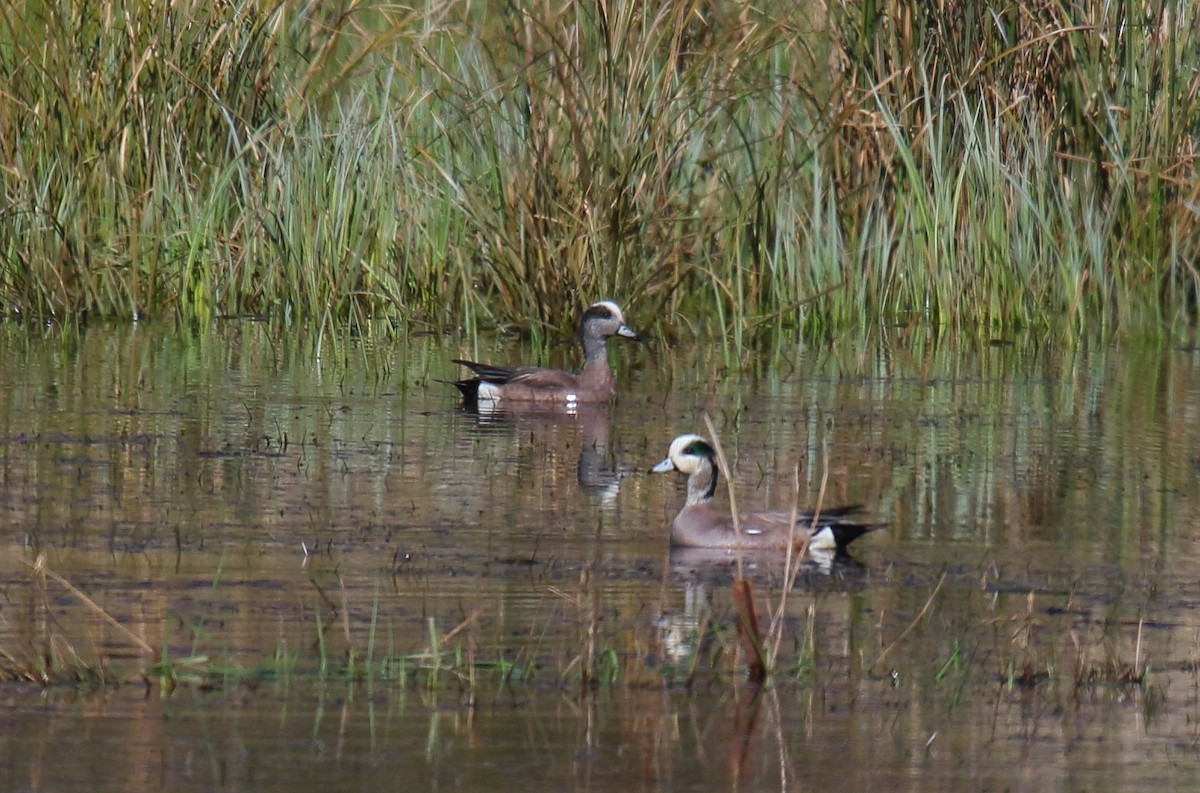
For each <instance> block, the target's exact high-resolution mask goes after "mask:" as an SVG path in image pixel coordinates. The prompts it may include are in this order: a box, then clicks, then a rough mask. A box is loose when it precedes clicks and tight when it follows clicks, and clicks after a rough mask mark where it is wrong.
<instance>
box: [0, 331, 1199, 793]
mask: <svg viewBox="0 0 1200 793" xmlns="http://www.w3.org/2000/svg"><path fill="white" fill-rule="evenodd" d="M630 320H631V322H634V324H637V323H636V318H635V317H631V318H630ZM313 345H314V340H312V339H308V338H305V337H304V336H303V335H302V334H298V335H294V336H291V337H289V338H277V337H273V336H272V335H271V333H270V332H269V330H268V329H267V328H266V327H265V326H263V325H259V324H254V323H226V324H223V325H221V326H219V327H218V328H217V329H216V330H215V332H213V333H204V334H187V333H180V332H176V331H173V330H168V329H158V328H155V327H152V326H139V327H136V328H132V329H120V330H111V329H103V328H98V329H92V330H90V331H88V332H87V333H85V334H83V335H82V336H79V337H67V338H66V339H65V340H64V337H63V336H62V335H61V334H59V333H58V332H57V331H46V332H45V333H41V332H38V331H32V332H31V331H30V330H29V329H28V328H27V327H24V326H15V325H6V326H0V380H2V381H3V382H4V383H5V384H6V385H5V388H3V389H0V664H2V665H3V668H5V669H6V670H8V671H9V672H10V673H12V672H13V671H14V670H15V671H17V672H28V673H31V674H32V673H35V672H36V670H38V669H40V668H41V667H42V666H44V665H45V664H46V663H47V659H49V660H50V661H52V662H53V663H54V664H55V665H57V666H58V667H60V668H61V667H62V666H69V665H70V664H71V663H78V664H80V665H82V666H86V667H89V669H90V671H89V673H94V672H96V670H99V671H100V672H101V673H102V674H103V675H105V676H107V677H108V678H109V679H110V680H124V681H126V682H125V683H124V684H122V685H119V686H113V685H109V686H106V687H99V686H85V687H79V688H76V687H63V686H56V687H52V688H50V689H48V690H43V689H42V688H41V687H39V686H35V685H32V684H28V683H24V684H22V683H10V684H5V685H3V686H2V687H0V699H2V701H3V703H4V705H3V710H0V719H3V721H4V722H5V723H4V727H3V730H2V732H0V778H2V779H4V780H6V782H5V783H4V786H5V787H6V788H7V789H16V790H60V789H65V788H70V789H78V788H79V787H80V785H83V784H86V785H87V786H88V787H89V789H92V790H108V789H111V790H129V789H135V788H138V789H151V788H170V789H204V790H214V789H219V790H250V789H253V790H270V789H281V790H282V789H287V790H293V791H296V790H327V789H329V788H330V787H331V786H334V785H337V786H346V785H353V786H359V787H366V786H372V787H381V788H391V787H395V786H396V785H397V784H398V780H400V781H403V783H404V784H403V787H404V788H405V789H426V788H428V789H446V788H451V787H452V788H454V789H462V790H493V789H497V788H498V787H500V788H503V787H509V786H511V784H512V781H513V780H521V781H522V784H528V783H530V782H532V783H534V784H535V785H536V786H537V788H538V789H556V790H576V789H578V790H584V789H587V790H620V789H626V788H628V787H629V786H631V785H636V786H638V787H640V788H651V789H669V790H691V789H711V788H713V787H717V786H719V787H722V788H732V789H781V790H793V789H802V788H820V787H829V786H836V787H838V788H839V789H850V788H862V789H868V790H872V789H878V790H897V789H912V790H926V789H929V788H930V787H932V786H939V787H941V788H943V789H990V790H1000V789H1006V788H1007V789H1029V788H1032V787H1047V788H1055V789H1064V790H1131V789H1133V790H1139V789H1140V790H1163V789H1172V788H1185V787H1186V788H1190V787H1191V786H1192V785H1194V780H1195V778H1196V774H1197V772H1198V771H1200V728H1198V727H1197V719H1198V718H1200V696H1198V692H1200V678H1198V675H1197V672H1196V665H1197V663H1198V662H1200V617H1197V615H1196V614H1195V612H1194V609H1193V606H1194V605H1195V604H1196V603H1197V601H1198V600H1200V582H1198V581H1197V578H1196V575H1195V570H1196V569H1197V568H1198V562H1200V546H1198V542H1200V520H1198V519H1197V518H1198V515H1197V509H1198V508H1197V504H1198V503H1200V502H1198V500H1197V497H1198V495H1200V352H1198V351H1197V350H1194V349H1179V348H1170V347H1168V348H1158V347H1137V346H1124V347H1123V346H1092V345H1086V344H1085V345H1081V346H1080V347H1078V348H1075V349H1053V348H1050V347H1048V346H1044V345H1039V344H1036V343H1032V342H1030V343H1025V342H1022V341H1020V340H1018V343H1016V344H1011V345H1000V346H991V347H985V348H983V349H979V350H973V349H969V348H963V347H961V346H956V345H954V344H949V343H943V344H935V343H932V342H931V341H929V340H927V339H923V338H915V339H914V338H913V337H908V336H897V337H896V338H888V337H886V336H885V337H879V336H875V337H861V338H859V337H854V338H844V339H839V340H838V341H837V342H836V343H835V344H834V345H832V346H830V347H812V346H797V345H787V344H785V345H783V346H781V347H780V348H778V349H775V350H772V351H769V352H764V353H763V355H762V356H760V357H758V358H755V359H752V360H748V361H747V364H748V365H747V366H745V367H734V368H726V366H725V365H724V360H723V357H722V349H721V347H720V345H719V343H717V344H691V343H686V344H681V345H679V346H677V347H674V348H668V347H667V346H666V345H653V344H652V345H644V346H641V347H637V346H634V345H625V344H616V343H614V344H613V345H612V348H613V350H612V352H613V356H612V357H613V359H614V361H616V362H617V363H618V364H619V371H620V377H621V380H622V387H621V392H622V393H621V397H620V399H619V400H618V402H617V404H615V405H613V406H612V407H611V408H608V409H601V410H596V411H588V412H584V413H581V414H579V415H575V416H562V415H559V416H538V415H517V416H508V417H503V418H500V419H495V420H480V419H479V418H477V417H475V416H470V415H466V414H463V413H461V412H459V411H457V410H456V409H455V392H454V390H453V389H452V388H450V387H448V386H446V385H443V384H441V383H439V382H437V380H439V379H451V378H454V377H456V376H458V375H459V374H460V373H459V372H458V371H456V369H455V368H454V367H453V366H451V365H450V364H448V360H449V359H450V358H453V357H458V356H459V355H463V354H465V355H466V356H467V357H472V358H481V359H484V360H494V361H497V362H503V361H506V360H516V359H518V358H522V357H525V356H527V355H528V352H527V351H524V350H522V349H521V348H520V347H519V346H517V345H512V344H508V343H503V342H495V343H491V344H489V345H485V346H482V347H481V348H475V347H473V346H463V344H462V342H461V341H460V340H457V339H451V338H443V337H440V336H416V337H412V338H409V339H408V340H407V341H405V342H404V343H401V344H396V345H377V344H374V343H373V342H372V341H371V340H370V339H345V340H338V341H337V342H335V343H334V344H333V345H331V344H330V343H329V342H327V343H326V346H325V347H324V348H323V350H322V354H321V355H320V356H319V357H318V356H317V355H315V354H314V352H313V349H314V346H313ZM556 354H557V355H561V358H559V359H558V360H557V362H559V363H569V362H570V361H571V359H570V357H569V355H567V353H566V351H562V352H561V353H556ZM706 412H707V413H708V414H709V415H711V416H712V418H713V420H714V422H715V423H716V424H717V426H718V428H719V430H720V432H721V436H722V440H723V441H724V444H725V446H726V452H727V454H728V455H729V456H730V458H731V461H732V462H733V464H734V471H733V478H734V480H735V482H736V483H737V486H738V494H739V499H740V502H739V503H740V504H741V506H743V507H761V506H767V505H770V506H776V507H785V508H786V507H788V506H790V504H791V499H792V491H793V481H794V476H795V475H796V474H797V472H798V476H799V481H800V490H801V495H802V498H803V500H805V501H807V502H812V501H815V500H816V499H817V497H818V493H819V492H820V490H821V482H822V479H823V476H824V475H825V474H826V473H827V481H826V485H825V500H826V503H833V502H855V503H862V504H864V505H867V506H868V507H869V509H870V512H871V514H872V516H873V517H874V518H875V519H876V520H878V521H879V522H881V523H882V524H884V526H883V528H881V529H880V530H879V531H877V532H875V533H874V534H872V535H869V536H867V537H865V538H863V539H862V540H860V541H859V542H858V543H856V544H855V546H854V547H853V551H854V560H853V562H851V563H842V564H838V565H836V566H835V567H834V568H833V569H832V570H831V571H828V573H826V572H823V571H821V570H819V569H814V568H808V569H806V570H804V571H803V572H802V574H801V576H800V578H799V579H798V583H797V587H796V589H795V590H794V591H793V592H792V593H791V596H790V597H789V599H788V600H787V602H786V604H785V606H784V608H783V610H782V621H783V631H782V635H783V641H782V643H781V646H780V650H779V653H780V655H779V658H780V669H781V674H780V675H779V676H778V677H777V678H776V681H775V684H774V685H773V687H772V688H770V689H769V690H768V691H766V692H764V693H763V694H761V695H760V696H758V697H757V698H755V697H753V695H752V690H751V689H750V688H749V687H747V686H746V685H745V683H744V682H743V680H742V676H741V674H740V671H739V670H740V669H742V668H743V666H744V660H743V659H742V658H741V657H740V652H739V650H738V643H737V640H736V636H735V629H734V625H735V620H734V616H733V607H732V604H731V597H730V586H729V585H730V582H731V580H732V578H733V576H734V568H733V566H732V564H731V563H729V562H719V563H714V562H713V561H712V560H711V559H707V560H706V559H699V560H698V559H695V558H693V557H691V556H688V555H685V554H679V553H675V554H671V553H669V551H668V548H667V545H666V531H667V526H668V524H669V521H670V518H671V516H672V515H673V514H674V512H675V511H676V510H677V509H678V508H679V505H680V503H681V501H682V496H683V493H682V483H681V482H678V481H676V480H674V479H672V478H670V477H666V476H650V475H648V474H647V473H646V470H647V469H648V468H649V466H650V465H652V464H653V463H655V462H657V461H658V460H659V459H661V458H662V456H663V455H664V453H665V451H666V447H667V444H668V442H669V441H670V439H671V438H672V437H674V436H675V435H676V434H678V433H680V432H685V431H701V432H703V426H704V425H703V415H704V414H705V413H706ZM39 557H41V558H42V559H43V560H44V564H45V565H46V566H47V567H48V569H49V570H50V571H52V572H53V573H55V574H57V575H60V576H62V577H64V578H65V579H66V580H67V581H69V582H70V583H71V584H72V585H73V586H75V587H78V588H79V590H81V591H82V592H83V593H84V594H85V595H86V596H87V597H88V598H90V599H91V600H92V601H93V602H94V603H95V604H96V607H98V608H102V609H104V610H105V612H107V613H108V614H110V615H111V616H112V617H113V618H115V620H116V621H117V622H118V623H120V625H121V626H123V628H124V630H126V631H128V632H129V633H130V634H132V635H126V634H125V633H123V632H122V631H121V630H118V629H117V628H115V627H112V626H111V625H109V624H108V623H106V622H105V621H104V619H103V618H102V617H101V616H100V615H99V614H98V612H97V610H96V609H93V608H91V607H89V605H88V604H87V603H85V602H84V601H82V600H81V599H80V598H79V597H78V596H77V595H75V594H74V593H72V592H71V591H70V590H68V589H67V588H66V587H65V586H64V585H63V584H61V583H59V582H58V581H57V580H55V579H53V578H50V577H44V576H41V575H35V574H33V567H32V566H33V564H34V563H35V561H36V560H37V559H38V558H39ZM780 568H781V565H780V564H779V563H778V561H777V560H773V559H757V560H748V561H747V575H748V576H749V577H750V578H751V580H752V581H753V583H754V586H755V591H756V594H757V596H758V604H759V610H760V615H762V616H763V622H764V624H765V623H766V622H767V620H768V618H769V616H770V615H771V614H772V613H773V612H774V609H775V608H776V607H777V606H778V604H779V597H780V591H781V585H780V581H781V576H782V571H781V569H780ZM138 641H142V642H145V643H147V644H148V645H150V646H152V647H153V648H155V650H156V651H157V649H158V648H160V647H163V646H165V647H166V648H167V650H168V658H169V659H170V660H171V665H170V668H171V669H172V670H173V671H174V672H175V673H176V675H177V676H178V677H179V678H180V683H179V685H178V686H176V687H175V688H174V689H173V690H172V689H170V687H169V686H168V687H167V688H163V687H162V686H161V685H160V682H159V680H158V679H154V680H152V681H151V682H150V685H149V686H148V687H147V686H145V685H142V684H141V683H139V682H138V680H139V679H140V678H139V677H138V675H137V673H136V670H138V669H140V668H142V666H143V663H142V661H141V660H140V659H139V649H138ZM435 649H436V650H439V651H444V652H445V654H444V655H441V656H437V657H438V658H439V661H438V668H437V669H432V668H431V667H433V666H434V664H433V662H432V661H431V660H430V659H431V658H433V657H434V656H433V654H432V653H433V650H435ZM322 664H323V666H322ZM501 666H503V667H504V668H506V669H509V670H510V671H511V672H512V673H514V674H520V675H524V676H526V677H527V678H528V679H527V680H522V681H519V682H509V683H507V684H501V683H498V682H497V676H498V674H499V673H498V672H497V668H499V667H501ZM1146 666H1148V667H1149V668H1150V670H1151V671H1150V673H1149V674H1148V675H1147V676H1146V678H1145V680H1144V682H1143V683H1142V684H1141V685H1131V684H1127V683H1126V684H1122V683H1120V682H1119V679H1120V678H1121V677H1122V674H1123V673H1125V672H1128V671H1130V670H1138V671H1140V670H1141V669H1142V668H1144V667H1146ZM221 671H225V672H226V673H227V677H225V678H221V677H220V676H219V674H218V673H220V672H221ZM581 674H587V675H589V676H590V677H592V678H593V679H597V680H601V681H605V680H612V679H614V678H615V682H610V683H604V684H602V685H600V686H599V688H597V689H595V690H588V691H587V692H586V693H584V692H583V691H581V688H580V685H579V683H578V681H579V678H580V676H581ZM435 676H436V682H434V678H435ZM131 681H132V682H131ZM689 681H690V685H689V684H688V683H689Z"/></svg>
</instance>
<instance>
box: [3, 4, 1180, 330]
mask: <svg viewBox="0 0 1200 793" xmlns="http://www.w3.org/2000/svg"><path fill="white" fill-rule="evenodd" d="M803 8H804V7H800V6H797V5H795V4H791V3H786V4H779V3H767V4H764V5H760V6H755V7H749V6H726V5H722V4H709V3H702V2H681V3H670V4H665V5H661V6H643V5H641V4H637V3H625V4H616V3H608V2H603V1H602V2H598V3H594V4H569V5H567V6H565V7H564V6H561V5H560V4H553V3H532V4H525V5H523V6H522V5H517V6H514V5H505V4H492V3H450V2H436V1H435V2H432V3H426V4H423V5H421V6H419V7H417V8H411V7H407V6H397V5H394V4H387V3H376V2H370V1H367V2H356V1H355V0H344V1H343V2H337V3H316V4H314V3H299V2H292V1H291V0H281V1H280V2H275V3H259V2H245V0H238V1H235V2H232V3H229V2H216V0H191V1H190V2H178V3H152V2H147V0H116V1H115V2H105V3H88V2H83V1H82V0H68V1H67V2H62V3H47V2H44V0H42V1H39V0H19V2H15V3H10V4H8V5H7V6H5V7H4V8H3V9H0V80H3V82H4V84H5V85H6V86H7V87H6V89H5V96H4V101H3V102H0V162H2V163H3V168H2V169H0V184H2V185H3V191H4V194H3V201H2V202H0V308H2V310H3V311H4V312H5V313H7V314H10V315H25V316H37V317H59V318H66V317H79V316H112V317H141V316H172V315H173V316H177V317H180V318H183V319H185V320H199V321H204V320H205V319H207V318H210V317H212V316H216V315H236V314H255V315H267V316H270V317H273V318H276V319H279V320H284V321H286V320H291V319H306V320H309V321H317V322H320V323H323V324H324V323H343V322H350V323H361V322H363V321H365V320H366V319H368V318H371V317H375V318H385V319H392V320H395V321H403V322H425V323H430V324H433V325H437V326H441V325H446V324H457V325H465V326H467V327H475V326H477V325H480V324H492V323H507V324H513V325H516V326H518V327H521V328H524V329H526V330H529V331H531V332H533V333H535V334H538V333H541V332H543V331H545V330H548V329H550V328H551V327H554V328H558V329H565V328H566V327H569V326H570V325H571V324H572V323H573V322H574V316H575V314H576V312H577V309H578V306H579V305H581V304H583V303H585V302H586V301H588V300H590V299H592V298H594V297H595V296H597V295H613V296H616V297H619V298H620V299H621V300H622V301H623V303H625V304H627V305H630V306H631V307H632V308H633V309H634V311H635V312H640V311H645V312H646V313H647V314H651V313H653V314H655V315H657V316H659V317H662V318H663V319H662V323H663V327H662V328H661V330H663V331H664V332H672V331H678V330H679V329H680V327H681V326H683V327H687V326H693V327H696V326H703V325H705V324H706V323H707V324H712V325H719V326H721V327H726V328H729V329H731V330H730V333H731V336H732V339H733V341H734V342H735V343H736V344H742V343H745V342H746V341H748V337H749V336H750V335H752V334H754V333H756V332H758V331H760V330H769V329H774V328H783V327H800V328H803V329H804V330H806V331H808V332H812V333H818V332H828V331H829V330H830V329H832V328H836V327H843V326H847V325H851V324H857V323H866V322H873V321H880V320H883V321H895V320H897V319H899V320H905V319H907V318H914V319H919V320H927V321H931V322H933V323H935V324H938V325H942V326H952V327H958V328H962V329H971V328H978V329H983V330H984V331H985V332H992V331H995V330H997V329H999V330H1006V329H1013V328H1019V327H1024V326H1056V327H1059V328H1062V329H1064V330H1068V331H1082V330H1088V329H1094V328H1100V329H1111V328H1116V327H1122V326H1124V327H1129V326H1140V327H1150V328H1155V329H1159V330H1160V331H1162V330H1164V329H1169V328H1172V327H1179V326H1182V325H1184V324H1187V323H1190V322H1192V321H1193V320H1194V316H1195V305H1196V290H1197V285H1198V283H1200V274H1198V272H1197V269H1196V265H1195V262H1196V261H1197V260H1198V255H1200V233H1198V228H1197V226H1198V221H1200V210H1198V208H1197V207H1198V206H1200V199H1198V197H1197V192H1198V190H1200V180H1197V179H1196V163H1195V156H1196V154H1195V150H1196V136H1197V133H1198V132H1200V68H1198V67H1200V28H1198V20H1200V17H1197V15H1196V11H1195V8H1194V7H1193V6H1191V5H1189V4H1187V3H1183V2H1179V1H1178V0H1145V1H1144V2H1141V3H1134V4H1094V3H1084V2H1080V1H1079V0H1074V1H1069V2H1054V3H1052V2H1045V1H1044V0H1039V1H1038V2H1034V3H1018V2H1005V3H1002V4H1000V5H999V6H992V7H989V9H987V11H986V13H985V12H984V11H983V10H981V9H980V8H979V7H978V6H977V5H976V4H971V3H965V2H958V3H949V4H943V5H940V6H937V7H936V8H935V7H933V6H929V5H928V4H921V3H914V2H911V0H887V2H883V3H859V2H839V3H834V4H832V5H830V6H829V7H828V8H827V9H826V8H823V7H821V6H819V5H814V6H811V7H810V8H808V10H807V11H804V10H803Z"/></svg>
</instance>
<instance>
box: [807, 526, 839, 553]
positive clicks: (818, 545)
mask: <svg viewBox="0 0 1200 793" xmlns="http://www.w3.org/2000/svg"><path fill="white" fill-rule="evenodd" d="M808 547H809V548H812V549H813V550H814V551H834V550H837V540H835V539H833V529H831V528H829V527H828V526H826V527H824V528H823V529H821V530H820V531H818V532H817V533H816V534H814V535H813V536H812V538H811V539H809V541H808Z"/></svg>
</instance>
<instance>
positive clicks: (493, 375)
mask: <svg viewBox="0 0 1200 793" xmlns="http://www.w3.org/2000/svg"><path fill="white" fill-rule="evenodd" d="M451 363H456V364H459V365H460V366H465V367H467V368H468V369H470V370H471V373H472V374H474V375H475V376H476V377H477V378H479V379H480V380H486V381H487V382H489V383H495V384H497V385H500V384H501V383H507V382H508V381H509V380H511V379H512V378H513V376H514V375H515V374H516V373H517V372H519V371H521V370H520V369H517V368H513V367H509V366H492V365H491V364H490V363H477V362H475V361H465V360H463V359H462V358H455V359H454V360H453V361H451Z"/></svg>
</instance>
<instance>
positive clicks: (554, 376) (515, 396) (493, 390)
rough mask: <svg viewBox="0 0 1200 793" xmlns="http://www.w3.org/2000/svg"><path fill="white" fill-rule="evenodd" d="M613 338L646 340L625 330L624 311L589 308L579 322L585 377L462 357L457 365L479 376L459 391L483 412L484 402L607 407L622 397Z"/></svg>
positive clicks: (609, 306)
mask: <svg viewBox="0 0 1200 793" xmlns="http://www.w3.org/2000/svg"><path fill="white" fill-rule="evenodd" d="M609 336H624V337H625V338H627V339H633V340H634V341H640V340H641V337H640V336H638V335H637V334H636V333H634V332H633V331H632V330H630V329H629V327H628V326H626V325H625V316H624V315H623V314H622V313H621V308H620V306H618V305H617V304H616V303H614V302H612V301H611V300H601V301H600V302H598V303H593V304H592V305H590V306H588V310H587V311H585V312H583V318H582V319H580V321H579V338H580V340H581V341H582V342H583V357H584V363H583V371H581V372H580V373H579V374H575V373H573V372H564V371H562V370H561V369H547V368H543V367H540V366H519V367H514V368H508V367H503V366H491V365H489V364H485V363H475V362H474V361H464V360H462V359H460V358H456V359H455V360H454V363H458V364H462V365H463V366H465V367H467V368H468V369H470V370H471V372H472V373H474V375H475V376H474V377H471V378H468V379H465V380H458V381H456V382H455V383H454V386H455V387H456V388H458V390H459V391H461V392H462V396H463V405H464V406H465V407H468V408H477V407H478V406H479V405H480V404H481V403H489V404H492V405H495V404H503V403H506V402H517V403H522V404H527V405H528V404H533V405H538V404H541V405H557V406H563V407H572V406H574V405H579V404H595V403H597V402H607V401H609V400H610V399H612V398H613V397H614V396H616V394H617V379H616V377H615V376H614V375H613V372H612V369H611V368H609V365H608V352H607V349H606V347H605V343H606V342H607V341H608V337H609Z"/></svg>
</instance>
